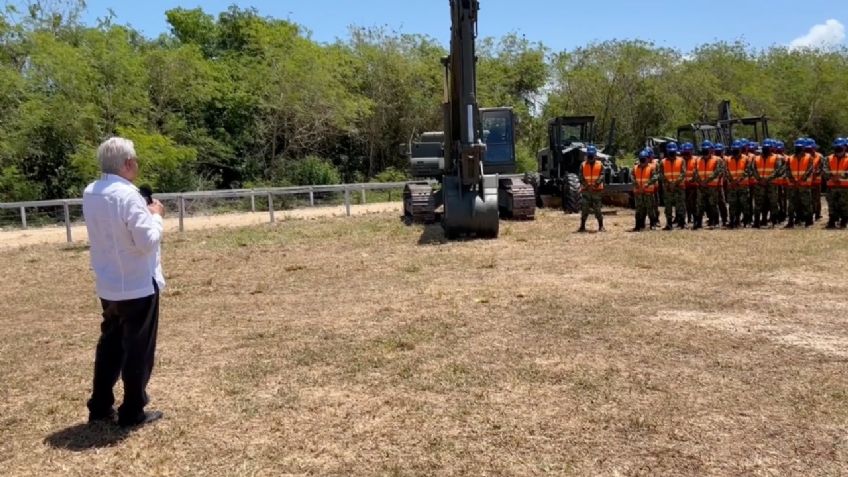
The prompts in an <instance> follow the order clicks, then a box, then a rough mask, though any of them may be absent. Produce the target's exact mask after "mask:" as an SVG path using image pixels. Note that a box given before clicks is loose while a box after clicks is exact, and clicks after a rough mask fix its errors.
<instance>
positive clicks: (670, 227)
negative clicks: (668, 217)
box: [663, 224, 674, 230]
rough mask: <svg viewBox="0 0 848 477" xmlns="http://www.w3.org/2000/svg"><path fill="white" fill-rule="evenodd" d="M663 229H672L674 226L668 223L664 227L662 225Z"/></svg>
mask: <svg viewBox="0 0 848 477" xmlns="http://www.w3.org/2000/svg"><path fill="white" fill-rule="evenodd" d="M663 230H674V227H673V226H672V225H671V224H668V225H666V226H665V227H663Z"/></svg>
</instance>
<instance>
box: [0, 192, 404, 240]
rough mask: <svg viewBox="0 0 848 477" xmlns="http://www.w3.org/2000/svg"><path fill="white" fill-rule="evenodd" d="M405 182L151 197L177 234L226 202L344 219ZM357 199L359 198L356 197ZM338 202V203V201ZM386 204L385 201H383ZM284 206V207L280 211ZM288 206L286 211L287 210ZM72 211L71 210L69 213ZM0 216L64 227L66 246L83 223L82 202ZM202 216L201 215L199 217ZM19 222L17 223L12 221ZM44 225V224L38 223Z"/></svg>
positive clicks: (23, 206)
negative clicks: (337, 209) (166, 211)
mask: <svg viewBox="0 0 848 477" xmlns="http://www.w3.org/2000/svg"><path fill="white" fill-rule="evenodd" d="M406 184H407V182H390V183H379V182H373V183H364V184H341V185H330V186H302V187H273V188H262V189H232V190H216V191H198V192H183V193H171V194H154V197H155V198H156V199H158V200H160V201H162V202H163V203H168V202H172V203H173V205H174V206H175V207H174V208H175V209H176V210H177V213H178V217H179V227H180V231H183V230H184V219H185V218H186V217H188V216H192V215H196V214H197V212H198V211H197V210H196V209H205V211H206V212H209V211H211V213H213V214H214V213H216V212H217V211H219V210H220V209H221V208H222V207H221V206H220V204H222V203H225V202H227V201H229V203H228V204H227V205H226V206H224V207H223V209H225V210H229V211H232V210H233V205H234V204H233V201H234V200H238V202H239V204H237V205H238V206H239V207H240V208H241V209H242V210H243V211H245V212H247V211H250V212H256V211H257V210H267V212H268V216H269V217H268V218H269V221H270V222H272V223H273V222H274V221H275V218H274V212H275V210H277V211H279V210H282V209H283V208H296V207H298V206H307V205H308V206H310V207H314V206H316V205H321V204H324V205H326V204H332V205H340V204H341V203H343V204H344V207H345V212H346V215H347V216H350V215H351V211H350V209H351V206H352V205H355V204H365V203H366V200H367V195H368V193H369V192H378V191H382V192H388V201H393V200H399V199H401V198H402V195H403V193H402V191H400V189H403V188H404V186H405V185H406ZM357 195H358V197H357ZM275 198H281V199H283V200H284V201H286V202H288V204H277V205H276V206H275ZM339 199H341V200H339ZM384 200H385V199H384ZM198 201H205V203H203V204H201V205H202V206H201V207H196V205H197V203H198ZM280 206H283V207H280ZM286 206H287V207H286ZM72 208H73V209H72ZM15 211H16V212H15ZM0 212H3V213H4V215H5V216H6V218H7V219H8V218H9V216H10V213H11V214H14V215H19V225H20V227H21V228H23V229H26V228H27V227H29V226H31V225H32V220H28V219H30V218H31V217H32V216H33V214H38V215H37V216H38V217H39V218H40V219H45V218H46V220H47V222H48V223H52V224H59V223H63V224H64V226H65V230H66V233H67V239H68V242H72V241H73V237H72V234H71V225H72V223H73V222H74V221H82V219H83V217H82V199H61V200H47V201H35V202H9V203H0ZM201 215H203V214H202V213H201ZM15 222H18V220H15ZM41 222H43V220H41Z"/></svg>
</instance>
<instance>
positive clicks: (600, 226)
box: [598, 217, 607, 232]
mask: <svg viewBox="0 0 848 477" xmlns="http://www.w3.org/2000/svg"><path fill="white" fill-rule="evenodd" d="M606 231H607V229H605V228H604V218H603V217H599V218H598V232H606Z"/></svg>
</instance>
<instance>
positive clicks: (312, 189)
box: [309, 187, 315, 207]
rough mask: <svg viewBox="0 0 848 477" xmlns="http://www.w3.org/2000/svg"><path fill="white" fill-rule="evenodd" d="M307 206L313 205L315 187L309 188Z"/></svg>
mask: <svg viewBox="0 0 848 477" xmlns="http://www.w3.org/2000/svg"><path fill="white" fill-rule="evenodd" d="M309 207H315V188H314V187H310V188H309Z"/></svg>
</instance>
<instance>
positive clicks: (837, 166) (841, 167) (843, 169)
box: [827, 154, 848, 189]
mask: <svg viewBox="0 0 848 477" xmlns="http://www.w3.org/2000/svg"><path fill="white" fill-rule="evenodd" d="M828 164H829V165H830V180H828V181H827V186H828V187H830V188H832V189H833V188H836V189H848V180H846V179H843V178H842V176H843V175H844V174H845V173H848V154H846V155H844V156H842V157H841V158H840V157H839V156H837V155H836V154H831V156H830V158H828Z"/></svg>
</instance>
